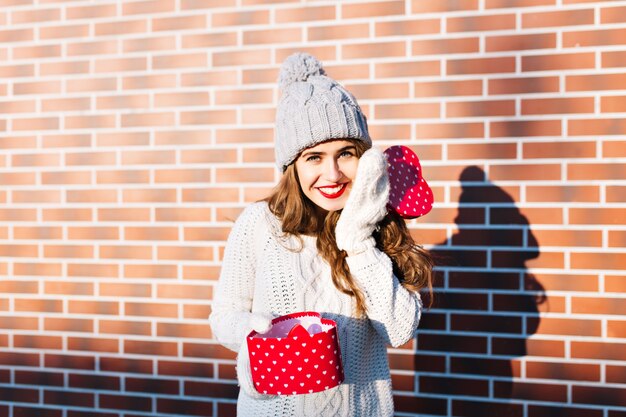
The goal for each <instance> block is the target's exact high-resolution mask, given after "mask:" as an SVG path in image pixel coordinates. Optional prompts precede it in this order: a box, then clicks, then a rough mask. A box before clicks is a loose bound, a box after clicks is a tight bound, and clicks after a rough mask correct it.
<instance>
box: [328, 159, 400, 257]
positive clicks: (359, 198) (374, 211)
mask: <svg viewBox="0 0 626 417" xmlns="http://www.w3.org/2000/svg"><path fill="white" fill-rule="evenodd" d="M388 201H389V177H388V174H387V159H385V155H384V154H383V153H382V152H381V151H380V150H378V149H377V148H371V149H369V150H367V151H366V152H365V153H364V154H363V155H362V156H361V158H360V159H359V166H358V168H357V172H356V178H355V179H354V181H353V183H352V189H351V190H350V196H349V197H348V201H346V205H345V207H344V208H343V211H342V212H341V216H340V217H339V220H338V221H337V227H336V228H335V238H336V240H337V247H338V248H339V249H341V250H345V251H346V252H347V253H348V255H355V254H358V253H361V252H364V251H365V250H367V249H369V248H372V247H374V246H375V245H376V242H375V241H374V238H373V237H372V233H373V232H374V230H375V229H376V224H377V223H378V222H379V221H381V220H382V219H383V218H384V217H385V216H386V215H387V202H388Z"/></svg>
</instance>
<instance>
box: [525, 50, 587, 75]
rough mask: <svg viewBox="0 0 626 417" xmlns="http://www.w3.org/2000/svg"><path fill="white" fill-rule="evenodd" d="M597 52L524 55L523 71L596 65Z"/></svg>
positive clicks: (581, 67) (584, 67) (580, 67)
mask: <svg viewBox="0 0 626 417" xmlns="http://www.w3.org/2000/svg"><path fill="white" fill-rule="evenodd" d="M595 65H596V64H595V54H594V53H593V52H591V53H577V54H550V55H534V56H524V57H522V71H555V70H567V69H586V68H594V67H595Z"/></svg>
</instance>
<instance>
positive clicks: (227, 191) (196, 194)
mask: <svg viewBox="0 0 626 417" xmlns="http://www.w3.org/2000/svg"><path fill="white" fill-rule="evenodd" d="M238 200H239V190H238V189H237V188H223V187H215V188H192V189H184V190H183V201H184V202H195V203H207V202H222V203H223V202H234V201H238Z"/></svg>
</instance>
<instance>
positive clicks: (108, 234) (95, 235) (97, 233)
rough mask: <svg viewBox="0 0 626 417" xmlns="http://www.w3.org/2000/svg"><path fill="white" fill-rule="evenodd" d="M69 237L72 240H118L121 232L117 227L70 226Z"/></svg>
mask: <svg viewBox="0 0 626 417" xmlns="http://www.w3.org/2000/svg"><path fill="white" fill-rule="evenodd" d="M67 237H68V238H69V239H71V240H72V239H75V240H118V239H119V238H120V233H119V231H118V228H117V227H100V226H89V227H68V228H67Z"/></svg>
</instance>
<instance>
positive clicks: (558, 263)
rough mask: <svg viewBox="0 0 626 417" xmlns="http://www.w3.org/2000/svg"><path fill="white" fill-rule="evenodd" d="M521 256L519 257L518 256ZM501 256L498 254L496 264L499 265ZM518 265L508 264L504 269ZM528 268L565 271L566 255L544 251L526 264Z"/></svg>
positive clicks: (504, 264) (504, 265) (505, 264)
mask: <svg viewBox="0 0 626 417" xmlns="http://www.w3.org/2000/svg"><path fill="white" fill-rule="evenodd" d="M518 256H519V255H518ZM499 262H501V261H500V256H499V255H498V254H496V260H495V262H494V263H495V264H496V265H499ZM516 266H517V265H509V264H507V263H503V264H502V267H504V268H507V267H508V268H510V267H516ZM525 266H526V267H528V268H554V269H563V268H565V255H564V254H563V253H561V252H547V251H545V250H542V251H541V252H539V256H537V257H536V258H533V259H529V260H528V261H526V264H525Z"/></svg>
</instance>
